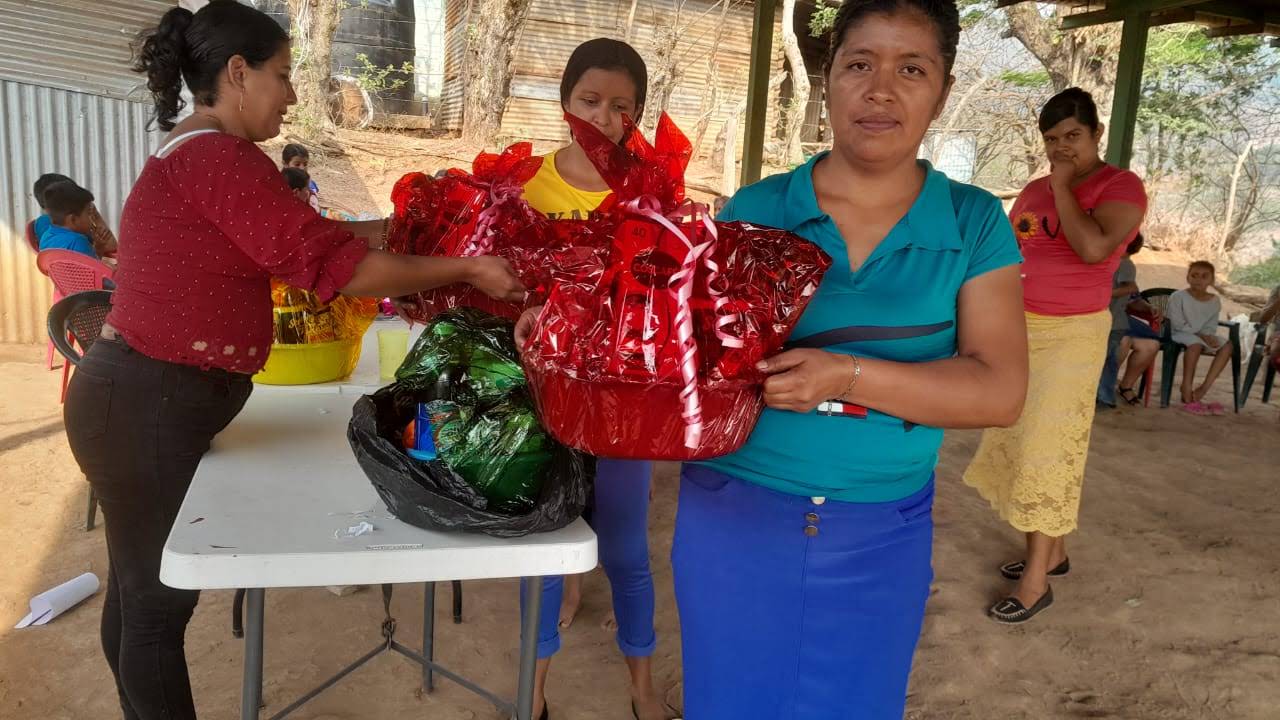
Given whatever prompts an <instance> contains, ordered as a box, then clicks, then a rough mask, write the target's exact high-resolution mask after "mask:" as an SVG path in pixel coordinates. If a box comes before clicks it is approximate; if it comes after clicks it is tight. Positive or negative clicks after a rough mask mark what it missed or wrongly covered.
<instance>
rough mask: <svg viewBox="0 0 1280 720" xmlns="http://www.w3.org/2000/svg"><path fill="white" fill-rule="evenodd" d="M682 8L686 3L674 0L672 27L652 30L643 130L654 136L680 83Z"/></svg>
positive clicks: (647, 59) (658, 27) (646, 62)
mask: <svg viewBox="0 0 1280 720" xmlns="http://www.w3.org/2000/svg"><path fill="white" fill-rule="evenodd" d="M683 8H684V0H671V12H672V16H673V17H672V20H671V25H670V26H667V27H664V26H661V25H659V26H657V27H654V29H653V44H652V45H651V46H650V49H649V57H648V58H646V59H645V64H646V65H648V66H649V92H648V97H647V99H646V101H645V110H644V122H642V123H641V129H642V130H643V131H644V133H645V134H646V135H652V134H653V131H654V129H655V128H656V127H658V116H660V115H661V114H662V113H664V112H666V110H667V106H668V105H669V104H670V103H671V94H672V93H674V92H675V89H676V83H677V82H679V80H680V68H679V67H678V62H677V61H678V57H677V53H676V45H678V44H679V42H680V34H681V33H682V32H683V31H684V28H682V27H681V26H680V15H681V10H683Z"/></svg>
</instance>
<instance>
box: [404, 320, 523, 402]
mask: <svg viewBox="0 0 1280 720" xmlns="http://www.w3.org/2000/svg"><path fill="white" fill-rule="evenodd" d="M446 372H447V373H449V375H450V376H451V377H449V378H448V380H449V382H450V384H451V385H452V388H453V394H452V396H451V397H450V398H449V399H451V400H453V401H455V402H458V403H461V404H464V405H475V404H476V403H482V402H496V401H498V400H501V399H503V398H505V397H507V395H509V394H510V393H512V392H513V391H516V390H519V389H523V388H524V387H525V386H526V382H525V378H524V370H523V369H522V368H521V367H520V360H519V354H518V353H517V351H516V341H515V337H514V336H513V335H512V324H511V321H509V320H504V319H502V318H500V317H495V316H493V315H489V314H488V313H484V312H481V311H479V310H473V309H471V308H456V309H454V310H450V311H448V312H446V313H442V314H440V315H438V316H436V318H435V319H433V320H432V321H431V322H430V323H428V324H427V328H426V330H424V331H423V333H422V336H421V337H419V338H418V342H416V343H415V344H414V346H413V350H411V351H410V352H409V355H408V356H407V357H405V359H404V363H403V364H401V365H400V369H399V370H397V371H396V379H397V380H399V381H400V383H401V384H403V385H405V386H406V387H409V388H412V389H426V388H434V387H435V386H436V384H437V383H438V382H440V377H441V375H442V374H443V373H446Z"/></svg>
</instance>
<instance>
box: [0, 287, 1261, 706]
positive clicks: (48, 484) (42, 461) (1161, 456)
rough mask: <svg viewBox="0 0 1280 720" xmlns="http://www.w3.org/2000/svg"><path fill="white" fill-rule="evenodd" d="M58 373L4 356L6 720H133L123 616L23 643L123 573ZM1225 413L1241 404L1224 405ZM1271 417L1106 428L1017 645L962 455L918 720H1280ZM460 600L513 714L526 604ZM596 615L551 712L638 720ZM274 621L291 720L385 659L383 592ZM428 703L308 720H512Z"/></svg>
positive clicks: (343, 693) (954, 462)
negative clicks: (45, 615)
mask: <svg viewBox="0 0 1280 720" xmlns="http://www.w3.org/2000/svg"><path fill="white" fill-rule="evenodd" d="M1144 274H1145V266H1144ZM1148 284H1151V283H1149V282H1148ZM43 360H44V348H43V347H39V346H12V345H10V346H0V497H4V498H5V499H6V502H4V503H3V504H0V547H4V548H6V549H7V550H6V557H7V560H6V562H4V563H3V564H0V617H2V618H7V620H6V623H5V625H4V626H3V628H0V718H6V719H7V718H15V719H16V718H47V719H49V720H60V719H63V718H66V719H72V718H74V719H77V720H78V719H80V718H109V717H115V716H116V713H117V712H118V711H117V709H116V704H115V697H114V696H115V693H114V688H113V685H112V683H111V681H110V675H109V672H108V670H107V666H106V664H105V662H104V661H103V659H102V657H101V653H100V651H99V648H98V638H97V625H98V617H99V613H100V611H101V607H102V597H103V596H102V594H101V593H99V594H98V595H96V596H95V597H93V598H91V599H90V600H88V601H87V602H85V603H84V604H83V605H81V606H80V607H78V608H76V609H74V610H72V611H71V612H69V613H67V614H66V615H64V616H62V617H60V618H58V619H57V620H55V621H54V622H53V623H52V624H50V625H48V626H46V627H43V628H36V629H28V630H12V629H9V628H10V627H11V623H14V622H17V620H18V619H19V618H21V617H22V616H23V615H24V614H25V612H26V602H27V599H28V598H29V597H30V596H31V595H33V594H35V593H38V592H40V591H42V590H44V589H47V588H49V587H51V586H53V585H56V584H57V583H59V582H62V581H64V580H66V579H69V578H71V577H74V576H75V575H78V574H80V573H82V572H85V571H91V572H94V573H97V574H98V575H99V576H100V577H105V573H106V549H105V545H104V540H103V530H102V528H101V526H99V528H98V529H96V530H94V531H92V532H84V530H83V529H82V523H83V520H84V517H83V515H84V504H85V498H86V492H87V486H86V485H85V483H84V482H83V479H82V478H81V476H80V474H79V472H78V470H77V469H76V467H75V464H74V461H73V460H72V458H71V454H70V452H69V450H68V449H67V445H66V438H65V435H64V434H63V430H62V420H61V414H60V407H59V405H58V383H59V380H60V377H61V373H58V372H50V371H48V370H46V369H45V367H44V362H43ZM1222 387H1223V388H1226V387H1229V386H1227V385H1226V384H1225V383H1224V384H1223V385H1222ZM1215 395H1216V399H1218V400H1221V401H1227V402H1229V400H1230V397H1229V395H1227V394H1224V393H1223V392H1221V390H1219V391H1217V392H1216V393H1215ZM1258 395H1259V389H1258V388H1256V387H1255V389H1254V393H1253V397H1252V398H1251V399H1250V402H1249V404H1248V405H1247V406H1246V407H1245V410H1244V412H1242V413H1241V414H1240V415H1238V416H1228V417H1221V418H1198V417H1191V416H1188V415H1185V414H1183V413H1181V412H1178V411H1177V410H1173V409H1169V410H1160V409H1158V408H1139V409H1133V410H1129V409H1124V410H1118V411H1113V412H1109V413H1106V414H1103V415H1100V416H1099V418H1098V420H1097V423H1096V426H1095V433H1094V442H1093V447H1092V451H1091V456H1090V461H1089V474H1088V479H1087V483H1086V488H1087V490H1086V493H1085V498H1084V506H1083V510H1082V523H1081V530H1080V532H1079V533H1078V534H1077V535H1076V536H1073V537H1072V539H1071V541H1070V543H1069V545H1070V553H1071V557H1072V560H1073V563H1072V564H1073V566H1074V569H1073V572H1072V574H1071V576H1070V577H1068V578H1064V579H1062V580H1059V581H1058V582H1057V583H1056V584H1055V593H1056V595H1057V598H1058V600H1057V604H1056V605H1055V606H1054V607H1053V608H1052V609H1051V610H1050V611H1049V612H1047V613H1046V614H1045V615H1043V616H1041V617H1040V618H1037V620H1036V621H1035V622H1034V623H1032V624H1030V625H1028V626H1026V627H1022V628H1016V629H1010V628H1006V627H1001V626H997V625H994V624H993V623H991V622H990V621H988V620H987V619H986V618H985V617H984V616H983V610H984V609H985V608H986V607H987V605H988V604H989V603H990V602H991V601H992V600H993V598H995V597H996V595H998V594H999V593H1000V592H1001V591H1002V589H1003V588H1004V587H1005V586H1004V584H1003V583H1002V582H1001V581H1000V580H999V578H998V576H996V574H995V572H994V569H995V567H996V566H997V565H998V564H999V563H1000V562H1003V561H1005V560H1008V559H1011V558H1013V557H1015V556H1016V555H1017V553H1018V546H1019V545H1018V537H1017V535H1016V534H1015V533H1014V532H1013V531H1012V530H1011V529H1009V528H1008V527H1004V526H1002V525H1001V524H1000V523H999V522H998V521H997V520H996V518H995V517H994V516H993V514H992V512H991V511H990V510H989V508H988V507H987V506H986V504H985V503H984V502H983V501H982V500H980V499H979V498H978V497H977V496H976V495H975V494H974V493H973V492H972V491H970V490H969V489H968V488H966V487H964V486H963V485H962V484H961V483H960V481H959V479H958V478H959V476H960V474H961V472H963V470H964V467H965V465H966V463H967V462H968V459H969V457H970V456H971V454H972V453H973V451H974V450H975V448H976V446H977V440H978V434H977V433H973V432H959V433H953V434H951V435H950V437H949V438H948V440H947V443H946V446H945V448H944V450H943V453H942V459H941V464H940V468H939V488H938V502H937V505H936V520H937V537H936V542H935V553H936V554H935V559H934V566H935V569H936V573H937V580H936V583H935V589H934V593H933V597H932V600H931V601H930V603H929V611H928V618H927V620H926V623H925V629H924V634H923V637H922V638H921V641H920V650H919V652H918V654H917V656H916V664H915V670H914V675H913V680H912V691H911V698H910V703H909V708H910V709H909V712H908V718H910V719H911V720H926V719H928V720H933V719H935V718H937V719H945V720H951V719H954V720H962V719H970V718H971V719H973V720H978V719H982V720H986V719H987V718H1006V719H1009V720H1014V719H1026V720H1032V719H1035V720H1039V719H1042V718H1076V717H1085V718H1117V719H1124V720H1148V719H1149V720H1156V719H1160V720H1165V719H1179V720H1182V719H1185V720H1227V719H1228V718H1230V719H1232V720H1255V719H1256V720H1272V719H1274V718H1276V717H1277V713H1278V712H1280V711H1277V709H1276V708H1277V707H1280V623H1278V622H1277V620H1276V616H1275V613H1274V609H1275V602H1276V597H1277V594H1278V593H1280V559H1278V556H1277V555H1276V552H1275V549H1276V548H1277V547H1278V546H1280V499H1278V497H1280V496H1277V493H1276V492H1275V486H1276V485H1275V484H1276V482H1277V481H1278V480H1280V474H1278V473H1277V470H1276V468H1278V467H1280V422H1278V420H1280V418H1278V417H1277V414H1278V413H1280V408H1277V405H1276V404H1275V403H1272V404H1271V405H1262V404H1261V403H1260V402H1259V398H1258ZM675 476H676V468H675V467H674V466H662V467H661V468H660V471H659V475H658V478H657V481H656V487H657V498H656V502H655V504H654V507H653V512H652V516H651V518H650V528H651V553H652V557H653V567H654V575H655V579H656V582H657V587H658V616H657V623H658V631H659V634H660V637H661V639H660V644H659V649H658V654H657V656H656V660H655V665H656V670H657V678H658V682H659V684H660V686H661V688H662V689H663V691H664V692H666V693H667V696H668V698H669V700H670V702H671V703H672V704H673V705H675V706H677V707H678V706H679V696H680V662H679V658H680V653H679V627H678V622H677V617H676V612H675V603H674V598H673V595H672V589H671V571H670V565H669V562H668V555H669V551H670V542H671V530H672V522H673V519H674V514H675V499H676V481H675ZM352 481H353V482H364V480H363V478H352ZM438 592H439V598H440V602H439V603H438V609H439V614H438V622H437V627H438V639H437V657H438V658H440V659H441V660H442V661H445V662H447V663H449V664H451V665H452V666H454V667H456V668H457V669H459V670H461V671H462V672H464V673H465V674H468V675H469V676H474V677H476V678H478V679H480V680H481V681H482V682H483V683H484V684H486V685H488V686H490V687H492V688H494V689H496V690H500V691H503V692H510V691H511V690H512V689H513V684H514V679H513V670H514V668H515V660H516V658H515V653H516V644H517V637H516V626H517V617H518V616H517V597H516V585H515V583H514V582H503V581H495V582H469V583H467V584H466V586H465V622H464V623H463V624H461V625H453V624H452V623H450V622H449V619H448V612H449V611H448V602H447V592H448V591H447V589H445V588H442V589H440V590H439V591H438ZM585 592H586V597H585V601H584V603H585V604H584V607H583V610H582V612H581V614H580V615H579V617H578V620H577V622H576V623H575V624H574V626H573V627H572V628H571V629H570V630H569V632H568V633H567V635H566V637H565V644H564V650H563V652H562V654H561V655H560V657H559V659H558V660H557V663H556V666H555V667H554V668H553V674H552V678H551V681H550V688H549V697H550V699H551V702H552V707H553V709H554V710H555V714H556V716H557V717H560V718H565V719H566V720H587V719H597V718H598V719H600V720H613V719H615V718H616V719H617V720H622V719H623V718H626V717H629V715H630V713H629V710H628V707H627V702H626V700H625V697H626V684H625V683H626V675H625V670H624V668H623V665H622V663H621V659H620V658H619V656H618V654H617V651H616V650H615V649H614V645H613V641H612V636H611V633H610V632H608V631H606V630H605V629H604V628H603V627H602V625H603V623H604V621H605V619H606V618H607V615H608V604H609V600H608V588H607V583H606V581H605V579H604V577H603V575H602V574H600V573H599V572H596V573H593V574H592V575H590V576H589V577H588V579H587V582H586V591H585ZM421 595H422V591H421V589H420V588H417V587H409V586H401V587H399V588H397V594H396V604H395V612H396V615H397V617H398V619H399V621H400V630H401V632H402V633H403V636H404V637H405V638H406V639H411V638H414V637H415V636H417V635H418V634H419V632H420V628H421V619H420V612H421V611H420V608H421V604H420V602H421ZM267 604H268V614H267V618H268V623H267V661H266V673H267V681H266V701H267V710H268V711H269V712H270V711H276V710H279V709H280V708H281V707H283V706H284V705H285V704H287V703H288V702H290V701H292V700H293V699H294V698H295V697H296V696H297V695H299V694H300V693H302V692H305V691H306V690H308V689H310V688H311V687H312V686H313V685H314V684H316V683H318V682H320V681H321V680H323V679H324V678H326V677H328V675H329V674H331V673H333V672H336V671H337V670H338V669H339V668H341V667H342V666H344V665H345V664H346V663H347V662H349V661H351V660H353V659H354V658H356V657H358V656H359V655H360V654H362V653H363V652H364V651H365V650H367V649H369V648H372V647H373V646H374V645H375V644H376V643H377V642H378V627H379V622H380V620H381V603H380V600H379V596H378V593H376V592H373V591H367V590H366V591H363V592H360V593H357V594H355V595H352V596H348V597H342V598H339V597H335V596H333V595H331V594H329V593H328V592H327V591H325V590H323V589H302V590H282V591H275V592H271V593H268V595H267ZM230 607H231V593H230V592H209V593H206V594H205V595H204V596H203V598H202V601H201V604H200V607H199V608H198V609H197V611H196V615H195V618H194V620H193V621H192V623H191V627H190V631H189V632H188V635H187V654H188V659H189V663H190V666H191V674H192V678H193V682H194V686H195V694H196V702H197V705H198V707H199V708H200V710H201V713H202V715H201V716H202V717H205V718H209V719H210V720H218V719H225V718H234V717H238V707H239V702H238V697H239V687H240V662H241V652H242V649H241V644H240V641H238V640H235V639H233V638H232V636H231V631H230V624H229V620H230ZM409 642H411V643H412V640H409ZM419 682H420V675H419V673H418V672H417V671H416V670H415V668H414V666H413V665H412V664H410V663H409V662H407V661H405V660H403V659H402V658H399V657H395V656H384V657H382V658H379V659H377V660H375V661H374V662H373V663H372V664H371V665H370V666H368V667H366V668H364V669H362V670H360V671H359V672H357V673H356V674H355V675H353V676H352V677H351V678H349V679H348V680H347V681H345V682H343V683H342V684H340V685H338V686H336V687H335V688H333V689H331V690H329V691H327V692H326V693H325V694H323V695H321V696H320V697H319V698H317V699H316V700H314V701H313V702H312V703H311V704H310V705H308V706H306V707H305V708H304V709H303V710H302V711H301V712H300V713H299V714H298V715H297V717H299V718H310V719H311V720H321V719H323V720H356V719H357V718H360V719H364V718H392V717H402V716H409V715H412V716H426V717H433V718H442V719H444V720H475V719H480V720H494V719H496V718H497V717H498V713H497V712H496V711H495V710H494V709H493V708H492V707H491V706H488V705H486V704H485V703H484V702H483V701H481V700H479V699H477V698H475V697H473V696H471V695H470V694H469V693H467V692H466V691H464V690H462V689H461V688H459V687H458V686H456V685H453V684H451V683H449V682H448V681H441V682H440V684H439V686H438V689H437V690H436V692H435V693H434V694H431V695H428V696H425V697H424V696H422V695H421V694H420V693H419V692H418V690H417V688H418V684H419ZM850 717H851V718H856V717H857V716H856V714H854V713H851V714H850ZM762 720H765V719H762Z"/></svg>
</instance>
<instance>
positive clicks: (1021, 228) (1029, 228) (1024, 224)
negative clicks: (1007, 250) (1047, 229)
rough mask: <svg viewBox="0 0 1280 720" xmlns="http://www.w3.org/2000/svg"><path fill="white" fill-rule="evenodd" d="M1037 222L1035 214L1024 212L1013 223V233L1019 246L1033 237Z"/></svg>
mask: <svg viewBox="0 0 1280 720" xmlns="http://www.w3.org/2000/svg"><path fill="white" fill-rule="evenodd" d="M1039 220H1040V218H1038V217H1036V214H1035V213H1033V212H1024V213H1022V214H1020V215H1018V217H1017V219H1016V220H1014V221H1013V232H1014V234H1016V235H1017V236H1018V244H1019V245H1021V244H1022V243H1024V242H1026V241H1027V240H1030V239H1031V238H1032V237H1034V236H1035V234H1036V225H1038V224H1039Z"/></svg>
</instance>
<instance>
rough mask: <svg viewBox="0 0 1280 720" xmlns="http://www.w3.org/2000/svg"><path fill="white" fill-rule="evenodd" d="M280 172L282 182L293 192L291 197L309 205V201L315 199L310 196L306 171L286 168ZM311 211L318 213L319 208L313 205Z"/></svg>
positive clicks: (309, 180)
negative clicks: (282, 178) (282, 176)
mask: <svg viewBox="0 0 1280 720" xmlns="http://www.w3.org/2000/svg"><path fill="white" fill-rule="evenodd" d="M280 172H281V174H283V175H284V181H285V182H286V183H288V184H289V189H290V190H292V191H293V196H294V197H296V198H298V199H299V200H301V201H302V202H304V203H307V204H308V205H311V201H312V199H313V198H314V197H315V196H314V195H312V194H311V175H309V174H308V173H307V171H306V170H301V169H299V168H296V167H287V168H285V169H284V170H281V171H280ZM311 209H313V210H315V211H316V212H319V211H320V208H318V207H316V206H315V205H311Z"/></svg>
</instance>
